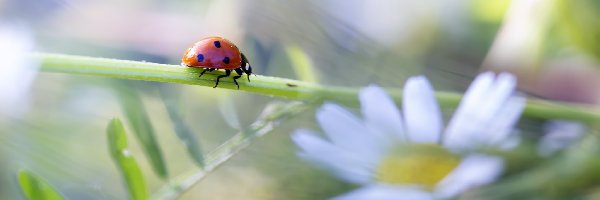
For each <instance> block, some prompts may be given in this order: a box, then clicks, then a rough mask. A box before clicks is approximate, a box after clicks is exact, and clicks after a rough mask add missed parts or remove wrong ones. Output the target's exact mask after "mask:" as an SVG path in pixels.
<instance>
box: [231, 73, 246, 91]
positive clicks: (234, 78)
mask: <svg viewBox="0 0 600 200" xmlns="http://www.w3.org/2000/svg"><path fill="white" fill-rule="evenodd" d="M235 73H237V74H238V75H237V76H234V77H233V82H234V83H235V85H237V87H238V90H239V89H240V85H239V84H238V82H237V80H236V79H238V78H240V77H242V74H244V71H242V68H237V69H235Z"/></svg>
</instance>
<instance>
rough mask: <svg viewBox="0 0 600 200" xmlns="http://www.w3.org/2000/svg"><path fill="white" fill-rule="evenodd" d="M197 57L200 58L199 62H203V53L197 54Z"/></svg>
mask: <svg viewBox="0 0 600 200" xmlns="http://www.w3.org/2000/svg"><path fill="white" fill-rule="evenodd" d="M196 59H198V62H202V61H204V55H202V54H201V53H200V54H198V55H197V56H196Z"/></svg>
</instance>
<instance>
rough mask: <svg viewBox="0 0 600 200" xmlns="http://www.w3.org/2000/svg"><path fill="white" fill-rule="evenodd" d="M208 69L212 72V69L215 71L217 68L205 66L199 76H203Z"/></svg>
mask: <svg viewBox="0 0 600 200" xmlns="http://www.w3.org/2000/svg"><path fill="white" fill-rule="evenodd" d="M206 71H209V72H212V71H215V68H204V70H202V72H201V73H200V76H198V78H200V77H202V75H204V73H205V72H206Z"/></svg>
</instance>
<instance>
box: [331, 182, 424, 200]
mask: <svg viewBox="0 0 600 200" xmlns="http://www.w3.org/2000/svg"><path fill="white" fill-rule="evenodd" d="M428 199H434V198H433V196H432V194H431V193H429V192H427V191H423V190H420V189H418V188H416V187H409V186H404V187H401V186H391V185H370V186H365V187H362V188H360V189H357V190H354V191H352V192H349V193H346V194H343V195H340V196H337V197H335V198H333V199H332V200H428Z"/></svg>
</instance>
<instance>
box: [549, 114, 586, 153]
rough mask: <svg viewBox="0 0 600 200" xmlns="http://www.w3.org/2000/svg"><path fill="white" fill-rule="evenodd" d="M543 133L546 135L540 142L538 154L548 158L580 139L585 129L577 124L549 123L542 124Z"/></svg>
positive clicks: (566, 122) (565, 122) (564, 122)
mask: <svg viewBox="0 0 600 200" xmlns="http://www.w3.org/2000/svg"><path fill="white" fill-rule="evenodd" d="M544 131H545V133H546V134H545V135H544V137H542V139H541V140H540V143H539V145H538V153H539V154H540V155H542V156H550V155H552V154H554V153H556V152H557V151H560V150H562V149H564V148H566V147H568V146H569V145H570V144H572V143H573V142H575V141H577V140H578V139H580V138H581V137H582V136H583V135H584V133H585V131H586V127H585V126H584V125H583V124H581V123H578V122H572V121H550V122H547V123H546V124H544Z"/></svg>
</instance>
